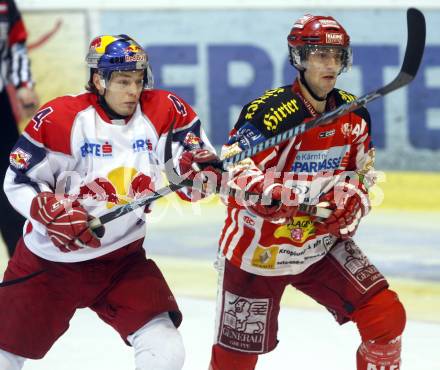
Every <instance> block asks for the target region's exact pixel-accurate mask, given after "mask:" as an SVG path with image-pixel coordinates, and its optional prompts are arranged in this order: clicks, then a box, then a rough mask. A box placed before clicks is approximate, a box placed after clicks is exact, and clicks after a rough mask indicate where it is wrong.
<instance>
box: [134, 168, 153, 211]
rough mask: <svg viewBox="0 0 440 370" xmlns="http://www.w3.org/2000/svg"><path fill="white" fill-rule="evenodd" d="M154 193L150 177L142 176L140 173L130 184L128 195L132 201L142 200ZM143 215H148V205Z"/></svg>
mask: <svg viewBox="0 0 440 370" xmlns="http://www.w3.org/2000/svg"><path fill="white" fill-rule="evenodd" d="M153 194H155V193H154V184H153V182H152V181H151V177H150V176H147V175H144V174H143V173H142V172H140V173H138V174H137V175H136V177H135V178H134V180H133V181H132V183H131V187H130V191H129V195H130V196H131V197H133V198H134V199H139V198H144V197H147V196H149V195H153ZM144 212H145V213H150V212H151V209H150V205H147V206H145V208H144Z"/></svg>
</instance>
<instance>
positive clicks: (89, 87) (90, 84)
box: [85, 68, 99, 95]
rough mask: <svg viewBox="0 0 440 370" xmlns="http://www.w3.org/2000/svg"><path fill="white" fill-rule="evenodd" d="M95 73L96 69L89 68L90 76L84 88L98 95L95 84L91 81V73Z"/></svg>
mask: <svg viewBox="0 0 440 370" xmlns="http://www.w3.org/2000/svg"><path fill="white" fill-rule="evenodd" d="M95 73H98V70H97V69H95V68H91V69H90V77H89V81H88V82H87V85H86V86H85V88H86V90H87V91H89V92H91V93H93V94H97V95H99V92H98V89H97V88H96V86H95V84H94V83H93V75H94V74H95Z"/></svg>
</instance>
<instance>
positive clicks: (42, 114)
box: [32, 107, 53, 131]
mask: <svg viewBox="0 0 440 370" xmlns="http://www.w3.org/2000/svg"><path fill="white" fill-rule="evenodd" d="M52 112H53V109H52V107H47V108H44V109H42V110H40V111H38V112H37V114H35V116H33V117H32V122H34V129H35V131H38V130H39V129H40V127H41V125H42V124H43V120H44V119H45V118H46V117H47V116H48V115H49V114H51V113H52Z"/></svg>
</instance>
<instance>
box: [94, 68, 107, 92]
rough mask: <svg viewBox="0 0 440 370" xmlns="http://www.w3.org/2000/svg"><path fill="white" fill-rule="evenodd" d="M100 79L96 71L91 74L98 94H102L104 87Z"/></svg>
mask: <svg viewBox="0 0 440 370" xmlns="http://www.w3.org/2000/svg"><path fill="white" fill-rule="evenodd" d="M102 82H103V81H102V79H101V77H100V76H99V74H98V73H94V74H93V85H95V87H96V90H98V93H99V95H104V91H105V87H104V86H103V83H102Z"/></svg>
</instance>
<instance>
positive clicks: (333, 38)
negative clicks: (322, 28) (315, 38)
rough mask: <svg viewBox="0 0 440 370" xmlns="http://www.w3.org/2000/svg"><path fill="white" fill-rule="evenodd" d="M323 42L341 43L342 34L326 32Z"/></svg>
mask: <svg viewBox="0 0 440 370" xmlns="http://www.w3.org/2000/svg"><path fill="white" fill-rule="evenodd" d="M325 42H326V44H335V45H343V44H344V35H343V34H342V33H326V34H325Z"/></svg>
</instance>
